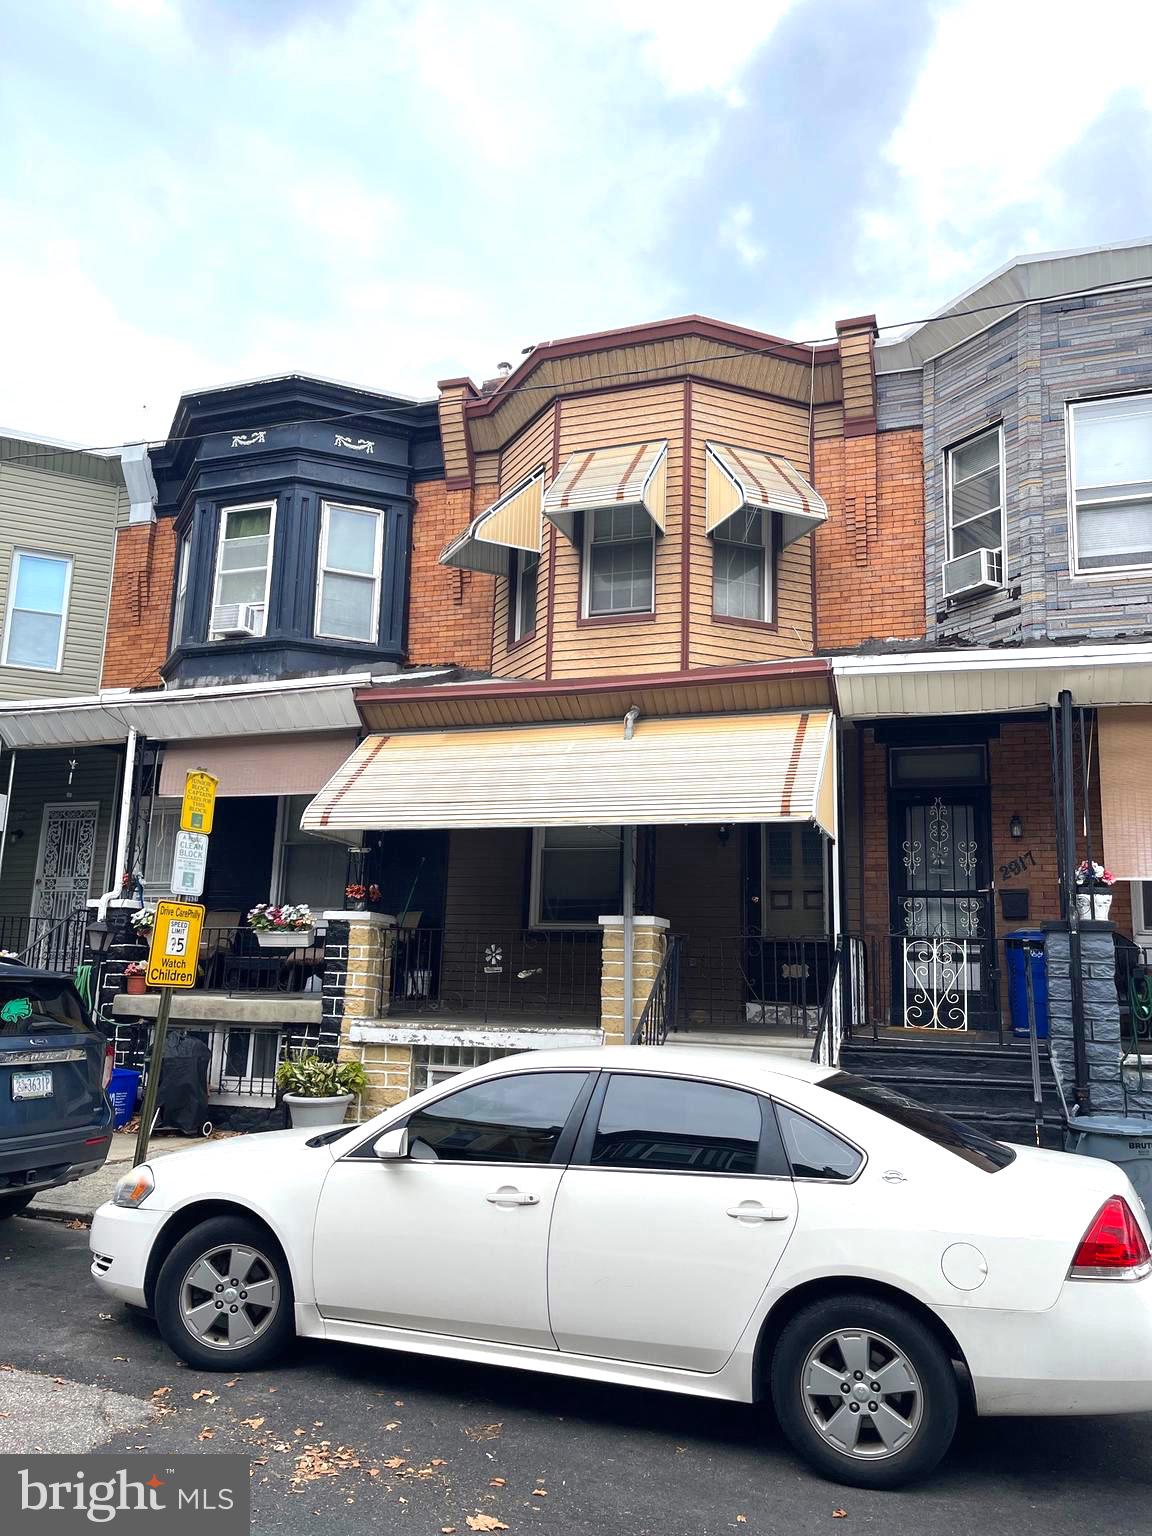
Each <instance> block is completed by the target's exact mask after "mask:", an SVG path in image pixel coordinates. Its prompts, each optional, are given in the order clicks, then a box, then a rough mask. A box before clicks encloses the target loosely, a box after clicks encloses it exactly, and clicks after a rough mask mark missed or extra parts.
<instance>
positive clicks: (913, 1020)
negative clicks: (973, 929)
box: [844, 933, 1005, 1040]
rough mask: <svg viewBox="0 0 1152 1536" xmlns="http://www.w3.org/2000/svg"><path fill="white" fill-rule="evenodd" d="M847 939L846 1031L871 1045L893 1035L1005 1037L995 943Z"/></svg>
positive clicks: (885, 936)
mask: <svg viewBox="0 0 1152 1536" xmlns="http://www.w3.org/2000/svg"><path fill="white" fill-rule="evenodd" d="M847 937H848V939H849V940H850V948H849V950H848V951H847V953H848V968H847V971H846V973H845V983H844V984H845V986H846V987H847V989H848V996H847V999H846V1006H845V1009H844V1014H845V1017H844V1030H845V1033H849V1034H851V1035H852V1036H853V1037H854V1038H857V1039H859V1038H862V1037H865V1036H870V1037H871V1038H872V1039H873V1040H875V1039H877V1038H878V1037H879V1034H880V1032H881V1031H882V1030H884V1031H887V1030H892V1029H909V1030H917V1031H921V1032H924V1033H929V1034H932V1035H934V1036H936V1037H941V1036H944V1035H947V1034H955V1035H966V1034H968V1033H969V1032H972V1031H984V1032H994V1033H995V1034H996V1036H997V1038H999V1039H1002V1038H1003V1037H1004V1034H1005V1024H1004V1022H1003V1020H1002V1018H1001V1007H1000V970H1001V966H1000V958H1001V957H1000V953H999V950H998V947H997V944H996V941H995V940H993V939H982V938H968V937H957V936H954V935H950V934H915V933H913V934H909V933H869V934H863V935H850V936H847Z"/></svg>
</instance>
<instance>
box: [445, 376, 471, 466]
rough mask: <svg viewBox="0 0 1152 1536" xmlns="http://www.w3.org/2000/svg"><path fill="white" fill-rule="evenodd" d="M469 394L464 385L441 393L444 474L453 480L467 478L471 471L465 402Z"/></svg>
mask: <svg viewBox="0 0 1152 1536" xmlns="http://www.w3.org/2000/svg"><path fill="white" fill-rule="evenodd" d="M468 396H469V392H468V390H466V389H465V388H464V387H463V386H462V385H452V386H450V387H449V388H447V389H445V390H443V391H442V393H441V395H440V404H439V415H440V442H441V444H442V446H443V450H444V476H445V478H446V479H447V480H449V481H452V482H459V481H460V480H466V479H468V477H469V475H470V473H471V464H470V456H469V452H468V428H467V427H466V426H465V424H464V402H465V400H466V399H468Z"/></svg>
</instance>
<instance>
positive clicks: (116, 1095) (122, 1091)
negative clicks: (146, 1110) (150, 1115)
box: [108, 1067, 140, 1130]
mask: <svg viewBox="0 0 1152 1536" xmlns="http://www.w3.org/2000/svg"><path fill="white" fill-rule="evenodd" d="M139 1094H140V1073H139V1072H136V1071H133V1069H132V1068H131V1067H116V1068H115V1069H114V1071H113V1073H112V1076H111V1077H110V1078H109V1080H108V1097H109V1098H110V1099H111V1100H112V1112H113V1115H114V1117H115V1118H114V1124H115V1126H116V1129H117V1130H119V1129H120V1127H121V1126H122V1125H127V1124H128V1122H129V1120H131V1118H132V1116H133V1115H134V1114H135V1113H136V1100H137V1098H138V1097H139Z"/></svg>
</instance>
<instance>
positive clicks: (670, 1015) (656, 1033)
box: [632, 933, 684, 1045]
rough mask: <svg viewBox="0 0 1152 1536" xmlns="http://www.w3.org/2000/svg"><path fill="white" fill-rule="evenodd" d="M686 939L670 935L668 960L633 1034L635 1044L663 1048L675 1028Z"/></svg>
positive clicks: (659, 971) (665, 956)
mask: <svg viewBox="0 0 1152 1536" xmlns="http://www.w3.org/2000/svg"><path fill="white" fill-rule="evenodd" d="M683 947H684V939H683V937H682V936H681V935H680V934H675V933H674V934H669V936H668V942H667V945H666V946H665V949H664V958H663V959H662V960H661V962H660V969H659V970H658V971H657V972H656V979H655V981H654V982H653V983H652V990H651V992H650V993H649V994H648V1001H647V1002H646V1003H645V1004H644V1009H643V1012H642V1013H641V1015H640V1017H639V1019H638V1020H637V1022H636V1027H635V1029H634V1030H633V1031H632V1044H633V1045H663V1044H664V1042H665V1040H667V1038H668V1031H669V1029H670V1028H671V1029H675V1028H676V1023H677V1020H678V1018H679V1006H680V955H681V952H682V950H683Z"/></svg>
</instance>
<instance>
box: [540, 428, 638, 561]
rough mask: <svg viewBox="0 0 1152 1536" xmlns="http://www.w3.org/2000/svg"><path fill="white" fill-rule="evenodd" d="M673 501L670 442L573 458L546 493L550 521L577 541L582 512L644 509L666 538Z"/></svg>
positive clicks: (634, 445) (628, 446)
mask: <svg viewBox="0 0 1152 1536" xmlns="http://www.w3.org/2000/svg"><path fill="white" fill-rule="evenodd" d="M667 501H668V444H667V441H664V440H661V441H659V442H654V443H624V444H622V445H620V446H619V447H615V448H584V449H581V451H580V452H579V453H574V454H572V455H571V457H570V458H569V459H568V461H567V463H566V464H565V465H564V467H563V469H562V470H561V471H560V473H559V474H558V475H557V476H556V478H555V480H553V482H552V484H551V485H550V486H549V487H548V489H547V490H546V491H545V492H544V516H545V517H546V518H547V519H548V520H549V522H552V523H555V525H556V527H557V528H559V530H560V532H561V533H562V534H564V535H565V537H566V538H569V539H574V538H575V537H576V514H577V512H598V511H601V510H603V509H604V508H607V507H643V508H644V510H645V511H646V512H647V513H648V516H649V517H650V518H651V519H652V521H653V522H654V523H655V524H656V526H657V528H659V530H660V532H661V533H663V532H664V523H665V521H666V518H667Z"/></svg>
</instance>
